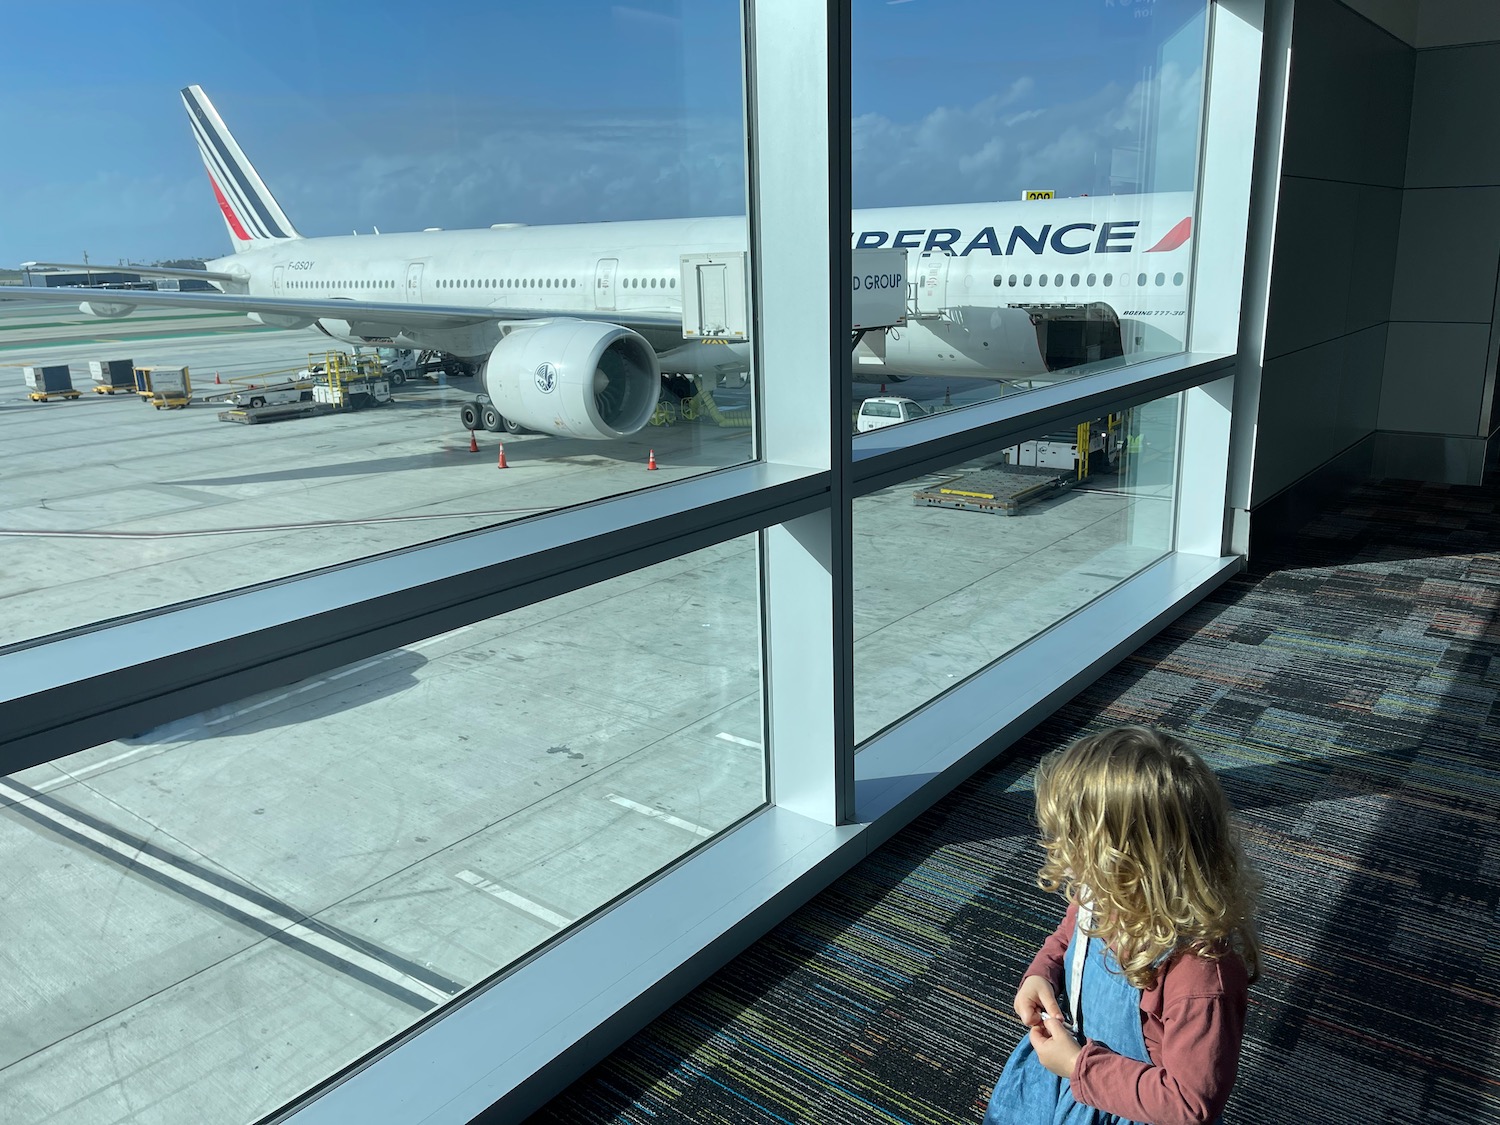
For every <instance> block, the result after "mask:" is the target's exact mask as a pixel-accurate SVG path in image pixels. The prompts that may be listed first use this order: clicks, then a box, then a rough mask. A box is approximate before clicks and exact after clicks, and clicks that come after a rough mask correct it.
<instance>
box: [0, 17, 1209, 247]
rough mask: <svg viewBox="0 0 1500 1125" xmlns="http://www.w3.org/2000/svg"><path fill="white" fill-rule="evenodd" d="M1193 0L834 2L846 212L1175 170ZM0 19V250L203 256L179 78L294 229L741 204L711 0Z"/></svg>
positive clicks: (1103, 186) (677, 211)
mask: <svg viewBox="0 0 1500 1125" xmlns="http://www.w3.org/2000/svg"><path fill="white" fill-rule="evenodd" d="M1204 6H1205V3H1204V0H1045V2H1041V3H1039V2H1036V0H1031V2H1029V3H1023V2H1020V0H894V2H893V0H854V9H853V26H854V43H853V52H854V106H855V117H854V125H853V128H854V146H855V183H854V193H855V204H856V206H892V205H903V204H916V203H941V202H970V201H977V200H987V199H1014V198H1016V196H1017V195H1018V193H1019V191H1020V190H1021V189H1022V188H1028V187H1044V188H1052V189H1054V190H1056V191H1058V192H1059V193H1061V194H1070V195H1072V194H1081V193H1084V192H1089V193H1095V194H1099V193H1103V192H1107V191H1110V190H1122V188H1123V189H1129V190H1134V188H1132V187H1130V185H1131V184H1132V183H1135V184H1140V185H1141V186H1143V187H1153V186H1154V187H1156V188H1159V189H1161V190H1174V189H1185V188H1189V187H1191V186H1192V168H1193V164H1194V149H1193V145H1194V143H1195V136H1196V120H1197V101H1198V98H1199V89H1200V84H1201V61H1200V57H1201V54H1202V39H1203V32H1202V21H1203V10H1204ZM6 24H7V28H6V30H7V40H8V43H9V45H10V47H11V51H12V57H13V59H14V60H16V61H17V62H18V63H19V64H21V65H19V66H17V67H16V68H15V71H14V73H13V76H12V80H11V81H10V82H8V83H7V84H6V88H5V90H4V92H3V93H0V106H3V109H0V151H4V152H5V153H6V154H7V156H8V157H9V161H8V163H9V165H10V170H11V171H10V174H9V175H8V177H7V180H8V183H7V185H6V187H5V188H4V189H3V193H0V265H4V266H13V265H15V264H16V263H18V262H20V261H21V260H24V259H31V258H52V259H67V260H76V259H77V258H78V257H79V256H80V255H81V254H82V253H83V252H84V251H88V253H89V256H90V259H91V260H94V261H100V262H113V261H115V260H117V259H119V258H121V257H135V258H140V259H143V260H149V259H153V258H159V257H173V256H179V255H182V256H187V255H204V254H207V255H215V254H221V253H224V252H226V251H227V249H228V240H227V236H226V234H225V231H224V228H223V224H222V221H221V219H220V217H219V215H218V212H217V210H216V208H215V206H214V203H213V199H212V195H211V193H210V189H209V187H208V181H207V178H206V176H205V175H204V172H203V168H202V164H201V162H200V161H199V157H198V152H197V149H196V146H195V145H194V143H193V141H192V138H191V135H190V134H189V131H188V126H187V123H186V118H185V116H184V113H183V110H182V106H181V102H180V100H179V99H178V97H177V90H178V89H179V88H180V87H182V86H185V85H188V84H189V83H198V84H200V85H202V86H203V87H204V89H205V90H206V91H207V92H208V94H209V96H210V97H211V98H213V100H214V102H215V104H216V106H217V107H218V109H219V111H220V113H221V114H222V115H223V116H224V118H225V120H226V122H227V123H228V124H229V127H230V128H231V129H232V130H233V132H234V133H235V136H236V138H237V139H238V140H239V141H240V144H241V145H242V146H243V147H244V149H245V150H246V152H247V153H248V154H249V156H250V158H251V159H252V161H254V163H255V165H256V167H257V168H258V169H259V171H260V172H261V175H262V176H263V177H264V178H265V179H266V181H267V183H268V184H269V185H270V187H271V189H272V191H273V192H274V193H275V194H276V196H277V198H278V199H279V200H280V202H281V203H282V206H283V207H284V208H285V210H286V211H287V213H288V214H289V215H290V216H291V218H292V220H293V221H294V222H295V223H296V224H297V225H298V227H299V228H300V229H301V230H302V232H303V233H304V234H309V235H314V234H341V233H347V232H348V231H349V230H351V229H355V228H358V229H360V230H361V231H367V230H369V229H370V228H371V227H372V226H378V227H380V228H381V229H382V230H410V229H420V228H421V227H426V226H442V227H449V228H456V227H465V226H487V225H488V224H490V223H495V222H530V223H556V222H588V221H594V220H602V219H625V218H656V217H666V216H674V215H707V214H725V213H732V212H735V211H740V210H742V209H743V207H744V188H743V179H744V167H743V156H742V153H743V146H744V140H743V126H742V106H741V75H740V69H741V68H740V57H739V5H738V4H737V3H731V2H727V0H675V2H668V0H630V2H628V3H608V2H605V0H557V2H554V3H550V4H537V3H521V2H506V0H488V2H479V0H429V2H427V3H422V4H417V3H409V2H407V3H395V2H390V0H358V2H355V0H296V2H287V0H268V2H259V3H248V2H240V3H204V2H201V0H152V2H151V3H149V4H121V3H116V2H109V0H47V2H46V3H44V4H32V5H12V6H7V11H6ZM1143 131H1144V132H1145V133H1146V134H1148V135H1149V136H1151V137H1154V138H1155V140H1154V143H1152V144H1151V146H1150V147H1151V153H1152V156H1151V159H1150V160H1149V161H1148V164H1149V168H1148V169H1147V170H1146V171H1144V172H1142V171H1141V170H1140V168H1139V167H1138V166H1137V165H1136V163H1135V156H1134V152H1135V150H1136V148H1138V147H1139V146H1140V144H1141V143H1142V141H1141V138H1142V134H1143Z"/></svg>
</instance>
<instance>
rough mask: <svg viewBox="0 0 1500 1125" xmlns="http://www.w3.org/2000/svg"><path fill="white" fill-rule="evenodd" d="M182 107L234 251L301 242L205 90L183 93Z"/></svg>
mask: <svg viewBox="0 0 1500 1125" xmlns="http://www.w3.org/2000/svg"><path fill="white" fill-rule="evenodd" d="M182 104H183V105H184V106H186V107H187V111H188V121H189V122H190V123H191V124H192V127H193V136H194V137H196V138H197V141H198V151H199V152H200V153H202V154H203V165H204V167H205V168H207V169H208V179H209V182H210V183H211V184H212V185H213V189H214V197H215V198H216V199H217V200H218V201H219V210H220V211H222V212H223V213H224V224H225V225H226V226H227V227H228V228H229V237H230V239H231V240H232V241H233V243H234V251H235V253H236V254H238V253H239V252H240V251H242V250H248V249H250V248H251V247H252V246H255V245H256V244H257V243H259V244H261V245H264V244H265V243H267V242H273V241H282V240H286V239H292V238H301V237H302V236H301V235H300V234H298V233H297V229H296V228H295V227H293V226H292V222H291V220H290V219H288V218H287V217H286V212H285V211H283V210H282V209H281V204H279V203H277V202H276V197H275V196H273V195H272V194H271V192H270V189H269V188H267V187H266V185H265V181H263V180H262V179H261V178H260V175H259V173H257V172H256V171H255V168H254V166H252V165H251V163H250V161H249V159H247V158H246V156H245V153H244V150H243V149H241V148H240V146H239V145H238V144H237V143H236V142H235V139H234V137H233V136H232V135H231V134H230V132H229V129H228V128H227V127H226V126H225V124H224V119H223V118H222V117H220V116H219V111H218V110H216V109H215V108H214V104H213V102H211V101H209V100H208V95H207V94H205V93H204V92H203V88H202V87H201V86H188V87H186V88H185V89H183V91H182Z"/></svg>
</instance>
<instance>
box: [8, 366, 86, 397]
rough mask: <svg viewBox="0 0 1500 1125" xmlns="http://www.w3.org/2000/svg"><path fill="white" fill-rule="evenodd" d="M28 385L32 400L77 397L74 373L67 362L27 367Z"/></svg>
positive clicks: (25, 370)
mask: <svg viewBox="0 0 1500 1125" xmlns="http://www.w3.org/2000/svg"><path fill="white" fill-rule="evenodd" d="M22 371H23V372H24V374H25V375H26V385H27V386H28V387H30V388H31V396H30V397H31V401H32V402H46V401H47V400H48V399H53V398H77V397H78V395H79V393H80V392H78V391H75V390H74V389H73V373H72V372H71V371H69V370H68V365H67V364H66V363H53V364H48V365H47V366H45V367H25V368H22Z"/></svg>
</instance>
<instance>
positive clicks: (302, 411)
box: [219, 402, 339, 426]
mask: <svg viewBox="0 0 1500 1125" xmlns="http://www.w3.org/2000/svg"><path fill="white" fill-rule="evenodd" d="M338 409H339V408H338V407H336V406H334V405H333V404H332V403H328V402H281V403H272V404H271V405H269V406H237V407H235V408H234V409H233V410H221V411H219V421H221V422H238V423H240V424H241V425H242V426H253V425H255V424H256V423H257V422H280V421H282V420H283V419H286V418H307V417H312V416H314V415H318V414H336V413H338Z"/></svg>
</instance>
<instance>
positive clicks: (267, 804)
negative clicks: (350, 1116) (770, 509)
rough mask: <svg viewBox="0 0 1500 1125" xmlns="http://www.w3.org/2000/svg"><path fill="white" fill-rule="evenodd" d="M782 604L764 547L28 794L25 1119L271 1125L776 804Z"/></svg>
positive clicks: (10, 977) (581, 599)
mask: <svg viewBox="0 0 1500 1125" xmlns="http://www.w3.org/2000/svg"><path fill="white" fill-rule="evenodd" d="M757 591H758V579H757V563H756V551H755V539H754V537H753V536H751V537H747V538H745V539H740V540H735V541H732V542H730V543H726V544H722V545H720V546H718V547H714V548H709V549H706V550H702V551H698V552H695V553H694V554H691V555H688V556H685V557H683V558H680V559H676V560H674V561H672V562H668V563H663V564H660V565H658V566H655V567H652V568H649V569H647V570H643V571H640V572H637V573H634V574H631V575H629V576H626V577H622V578H619V579H614V580H611V581H609V582H605V583H601V584H599V585H597V586H593V587H590V588H587V589H584V590H581V591H578V592H576V593H574V594H570V595H567V596H564V597H559V598H554V599H552V600H550V601H546V602H541V603H538V604H537V605H534V606H531V607H528V608H527V609H524V610H520V611H517V612H514V613H510V614H507V615H505V616H502V617H498V618H493V619H490V620H486V621H481V622H478V623H476V624H473V625H468V626H465V627H463V628H460V629H457V630H454V631H452V632H449V633H445V634H441V635H439V636H435V637H432V638H429V639H427V640H424V641H421V642H419V643H417V644H413V645H410V646H408V647H406V648H402V649H397V650H395V651H392V652H388V653H386V654H384V655H382V656H378V657H375V658H373V659H370V660H365V661H362V662H360V663H358V664H354V665H352V666H349V667H346V668H342V669H339V670H337V671H335V672H332V673H329V674H327V675H324V676H319V677H316V678H313V679H309V680H304V681H302V682H300V683H297V684H293V685H291V686H289V687H286V688H283V689H281V690H278V691H273V692H269V693H267V694H265V695H261V696H257V697H254V698H251V699H246V700H244V701H243V702H241V703H240V704H238V705H235V706H232V707H226V708H222V709H219V710H215V711H212V712H207V713H204V714H199V715H195V716H192V717H191V718H188V719H184V720H182V721H180V722H175V723H172V724H170V725H168V726H165V727H162V728H160V729H157V730H150V731H145V732H143V733H141V734H139V735H137V736H135V737H133V738H130V739H126V740H122V741H120V742H116V743H111V744H108V745H102V746H97V747H94V748H92V749H90V750H87V751H84V752H82V753H79V754H74V755H72V756H70V757H68V758H65V759H60V760H58V761H56V762H53V763H50V764H48V765H44V766H38V767H36V768H34V769H30V770H26V771H24V772H23V773H21V774H18V775H15V776H13V777H6V778H0V870H3V871H4V872H5V873H6V877H5V888H6V890H5V896H6V898H5V909H4V911H3V912H0V966H3V971H0V1121H4V1122H5V1123H6V1125H33V1123H40V1122H42V1121H70V1122H72V1121H77V1122H86V1121H123V1120H127V1119H128V1120H132V1121H145V1120H149V1121H153V1122H161V1123H168V1125H175V1123H178V1122H181V1123H182V1125H198V1123H201V1122H207V1121H212V1122H225V1123H233V1122H237V1121H248V1120H251V1119H254V1118H257V1117H259V1116H260V1115H262V1114H264V1113H266V1112H269V1111H270V1110H272V1109H274V1108H276V1107H277V1106H279V1105H281V1104H282V1103H284V1102H286V1101H288V1100H289V1099H291V1098H292V1097H294V1096H295V1095H296V1094H297V1093H298V1092H299V1091H301V1090H303V1089H305V1088H306V1087H307V1086H308V1085H309V1084H311V1083H313V1082H315V1081H319V1080H321V1079H322V1078H323V1077H324V1076H325V1075H327V1074H329V1073H331V1072H332V1071H334V1070H336V1069H338V1068H339V1067H342V1066H344V1065H346V1064H347V1063H349V1062H350V1061H351V1060H352V1059H354V1058H355V1057H357V1056H359V1055H361V1054H363V1053H364V1052H366V1051H369V1050H371V1049H372V1048H374V1047H376V1046H377V1045H378V1044H380V1043H381V1042H382V1041H384V1040H386V1039H388V1038H389V1037H390V1036H392V1035H394V1034H395V1033H397V1032H399V1031H400V1030H402V1029H403V1028H404V1027H406V1026H408V1025H409V1024H410V1023H412V1021H414V1020H415V1019H416V1018H417V1017H419V1016H420V1015H422V1013H424V1012H427V1011H429V1010H431V1009H432V1008H434V1007H435V1006H438V1005H441V1004H443V1003H445V1002H446V1001H447V1000H448V999H450V998H451V997H452V996H454V995H456V994H457V993H459V992H461V991H462V990H463V989H465V988H467V987H469V986H471V985H473V984H474V983H475V982H477V981H480V980H483V979H484V978H486V977H488V976H490V975H491V974H493V973H495V972H496V971H497V970H499V969H501V968H503V967H504V966H506V965H508V964H510V963H512V962H514V961H515V960H516V959H517V958H519V957H522V956H524V955H525V954H527V953H528V952H530V951H532V950H533V949H535V948H536V947H537V946H538V945H540V944H541V943H544V942H546V941H548V940H549V939H550V938H552V937H553V936H554V935H556V934H558V933H559V932H561V931H562V930H564V929H566V928H567V927H569V926H571V925H573V924H574V923H575V922H576V921H578V920H580V919H582V918H584V917H586V916H588V915H589V914H590V913H591V912H593V911H596V910H598V909H599V908H600V907H602V906H604V905H606V904H607V903H609V902H610V901H611V900H613V899H615V898H616V897H618V896H619V895H620V894H622V893H623V892H624V891H626V890H628V889H629V888H630V887H632V886H634V885H636V884H638V883H639V882H640V881H641V880H643V879H646V878H649V877H650V876H651V875H653V874H654V873H655V872H657V871H658V870H660V869H661V868H662V867H663V866H665V865H667V864H669V863H672V862H673V861H674V860H676V859H678V858H679V857H680V856H682V855H683V854H685V853H686V852H687V851H688V850H690V849H692V848H694V847H696V846H697V845H699V844H701V843H703V841H704V840H706V839H708V838H709V837H711V836H712V835H714V834H715V833H717V832H719V831H721V830H722V829H724V828H725V827H727V826H728V825H730V824H732V823H733V822H734V821H736V820H738V819H740V818H741V817H743V816H745V815H746V814H748V813H749V812H751V811H752V810H754V809H755V808H757V807H759V806H760V805H761V804H762V803H763V802H764V801H765V799H766V783H765V771H764V754H763V752H762V750H761V749H760V747H761V744H762V742H763V739H762V736H761V705H760V688H759V653H760V639H759V615H758V602H757V596H758V595H757ZM143 1107H149V1110H148V1109H147V1108H143ZM137 1114H140V1116H137Z"/></svg>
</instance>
